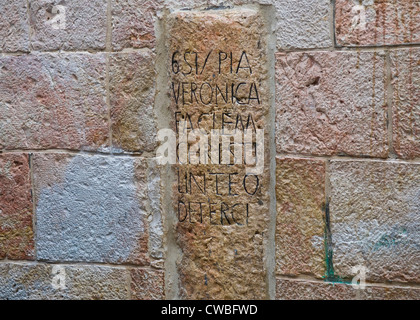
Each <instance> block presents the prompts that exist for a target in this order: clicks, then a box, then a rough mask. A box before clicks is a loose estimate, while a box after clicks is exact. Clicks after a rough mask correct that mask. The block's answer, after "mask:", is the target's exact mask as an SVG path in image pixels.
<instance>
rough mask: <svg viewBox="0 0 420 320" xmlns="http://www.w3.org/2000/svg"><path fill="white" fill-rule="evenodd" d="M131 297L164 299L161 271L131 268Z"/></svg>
mask: <svg viewBox="0 0 420 320" xmlns="http://www.w3.org/2000/svg"><path fill="white" fill-rule="evenodd" d="M131 298H132V299H136V300H163V299H165V280H164V273H163V271H160V270H144V269H131Z"/></svg>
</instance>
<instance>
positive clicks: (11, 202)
mask: <svg viewBox="0 0 420 320" xmlns="http://www.w3.org/2000/svg"><path fill="white" fill-rule="evenodd" d="M32 212H33V209H32V200H31V179H30V173H29V156H28V155H27V154H7V155H0V259H4V258H8V259H19V260H25V259H33V257H34V240H33V230H32Z"/></svg>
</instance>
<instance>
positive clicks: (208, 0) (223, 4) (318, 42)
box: [163, 0, 333, 50]
mask: <svg viewBox="0 0 420 320" xmlns="http://www.w3.org/2000/svg"><path fill="white" fill-rule="evenodd" d="M256 3H259V4H261V5H270V6H272V8H270V9H269V10H270V11H273V17H274V19H275V20H276V21H277V25H276V26H275V31H276V36H277V48H278V49H283V50H284V49H293V48H298V49H305V48H327V47H331V46H332V45H333V40H332V37H331V31H330V22H329V19H330V17H331V16H332V12H331V11H332V10H331V6H330V1H329V0H305V1H301V2H299V4H298V5H297V4H296V1H295V0H258V1H255V0H226V1H219V0H181V1H179V0H164V1H163V6H164V7H166V8H171V9H206V8H227V7H229V8H235V7H237V6H241V5H255V4H256Z"/></svg>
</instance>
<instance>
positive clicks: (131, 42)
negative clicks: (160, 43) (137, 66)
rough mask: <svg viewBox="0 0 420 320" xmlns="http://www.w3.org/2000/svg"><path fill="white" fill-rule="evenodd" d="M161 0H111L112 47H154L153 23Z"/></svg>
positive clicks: (116, 48) (115, 48) (117, 48)
mask: <svg viewBox="0 0 420 320" xmlns="http://www.w3.org/2000/svg"><path fill="white" fill-rule="evenodd" d="M160 2H161V1H159V0H158V1H156V0H146V1H141V2H139V1H138V0H112V47H113V48H114V50H122V49H124V48H151V49H152V48H154V47H155V43H156V36H155V28H154V24H155V21H156V20H157V16H156V15H157V9H158V8H159V4H160Z"/></svg>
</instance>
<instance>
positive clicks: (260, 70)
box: [167, 9, 272, 299]
mask: <svg viewBox="0 0 420 320" xmlns="http://www.w3.org/2000/svg"><path fill="white" fill-rule="evenodd" d="M267 29H268V27H267V25H266V22H265V20H264V18H263V17H262V15H261V14H260V13H259V12H258V11H256V10H252V9H241V10H239V9H237V10H208V11H199V12H189V11H179V12H176V13H173V14H171V15H170V16H169V18H168V25H167V30H168V34H169V41H168V42H169V43H168V44H167V47H168V48H169V50H168V54H167V59H168V63H169V65H171V68H170V69H171V70H172V71H171V70H170V72H171V81H170V82H169V83H168V91H169V93H170V99H171V113H172V120H173V125H174V129H175V124H176V122H177V121H178V120H181V118H182V117H184V118H185V119H190V118H191V123H190V124H192V126H193V128H197V127H198V123H200V124H199V125H200V128H201V129H202V130H204V131H206V132H207V133H209V131H210V129H213V128H214V129H221V127H222V124H221V117H222V113H223V112H227V113H228V114H229V115H226V116H225V120H226V122H225V130H226V129H231V130H233V129H234V128H235V123H236V124H238V129H242V124H243V126H244V127H246V126H247V125H246V123H247V119H248V117H249V116H250V117H252V119H253V122H254V124H255V128H259V129H266V132H268V131H269V129H268V126H267V122H268V121H267V120H266V119H267V117H268V112H269V101H270V100H269V99H270V97H271V95H272V93H271V91H270V89H269V86H268V78H269V73H268V70H267V69H266V68H267V59H268V52H267V45H268V44H267ZM191 30H194V32H191ZM186 50H187V51H188V50H189V52H199V53H200V54H199V55H197V61H198V64H199V67H198V68H196V67H195V65H194V68H191V69H190V68H189V67H188V63H185V62H184V60H183V56H184V52H185V51H186ZM243 50H245V51H246V54H247V58H248V62H249V65H250V66H251V69H252V74H251V72H250V70H249V69H240V70H238V73H236V71H232V72H230V63H227V62H225V63H222V64H221V65H220V72H219V58H218V57H219V51H224V52H229V53H230V52H232V56H233V59H232V60H233V64H234V65H235V68H236V70H237V65H238V63H239V60H240V56H241V55H242V53H243ZM176 51H179V53H180V54H179V55H176V56H175V58H176V59H179V67H180V69H179V72H177V67H176V64H175V65H172V64H171V61H172V57H173V53H175V52H176ZM210 51H211V52H212V53H210V55H209V52H210ZM227 55H228V56H229V54H227ZM222 56H223V55H222ZM206 57H207V59H206ZM186 59H187V61H189V62H191V63H193V62H192V61H195V55H194V54H192V55H188V54H187V55H186ZM206 60H207V62H206V63H205V61H206ZM226 61H229V60H226ZM204 64H205V68H203V66H204ZM245 66H248V64H247V63H246V62H245V58H243V61H242V65H241V67H242V68H245ZM183 82H184V83H190V82H193V83H196V84H197V86H198V88H200V87H201V86H202V84H203V83H205V82H208V83H209V84H211V85H213V86H215V85H216V84H218V85H220V86H221V88H225V85H226V83H228V86H229V88H230V86H231V84H232V83H236V85H237V84H238V83H240V82H246V83H247V85H244V86H243V88H242V89H243V90H242V89H241V90H239V91H238V94H237V95H236V97H237V98H236V99H235V98H234V99H233V102H232V99H231V96H229V97H230V98H229V99H227V100H228V101H223V100H222V98H221V96H220V94H219V97H218V99H219V100H218V102H216V101H215V100H216V98H215V97H213V98H212V101H211V102H208V103H207V101H209V98H210V90H207V91H205V92H204V93H203V94H202V97H204V100H201V99H200V98H198V97H197V98H198V99H199V100H197V101H196V100H194V101H193V103H191V102H190V101H189V100H188V97H190V96H191V91H188V92H189V94H185V101H184V102H185V103H184V102H183V101H182V100H183V99H182V97H181V96H179V98H178V102H177V101H176V99H177V98H176V96H177V94H176V91H177V90H176V89H175V90H173V89H174V88H178V84H180V83H183ZM251 83H255V84H256V87H257V88H258V92H259V97H260V99H261V100H260V101H259V103H258V101H256V100H251V101H248V92H249V90H250V87H251ZM172 85H173V86H174V87H172ZM245 87H246V88H248V89H244V88H245ZM187 90H190V89H187ZM222 90H223V89H222ZM229 90H230V89H229ZM174 93H175V94H174ZM224 95H225V93H224ZM253 96H255V93H254V94H253ZM193 99H194V98H193ZM203 101H205V102H203ZM238 101H239V102H241V103H242V104H239V103H238ZM176 112H180V113H181V116H177V114H176ZM187 114H188V116H187ZM201 114H208V115H210V116H207V115H206V116H203V117H202V118H201V121H199V120H198V118H199V117H200V115H201ZM238 115H239V116H240V117H242V124H241V121H240V120H239V121H238V122H237V121H236V120H237V119H238ZM190 124H189V125H188V127H189V133H190V131H191V130H190V129H191V127H190ZM248 124H249V126H248V128H249V129H250V130H253V126H252V125H251V124H250V122H248ZM267 137H268V136H266V140H265V141H266V144H268V141H269V140H268V138H267ZM265 152H266V154H265V159H270V156H269V148H268V146H267V145H266V146H265ZM267 167H268V160H267V161H266V162H265V167H264V169H265V170H263V172H262V174H259V175H258V178H257V177H256V176H255V175H254V176H250V177H248V179H247V185H248V188H249V189H250V192H249V193H248V194H247V193H246V192H245V190H244V188H243V180H244V177H245V175H246V173H245V166H244V165H239V164H235V165H208V166H207V165H203V164H200V165H193V164H189V165H178V166H176V168H175V170H174V171H175V172H174V181H173V182H174V183H173V210H174V212H171V213H170V214H174V215H175V217H177V218H175V219H176V223H175V224H176V231H175V236H176V238H177V243H178V244H179V246H180V248H181V251H182V257H181V259H180V261H179V263H178V264H177V267H178V272H179V280H180V296H181V297H182V298H187V299H203V298H204V299H205V298H207V299H210V298H211V299H264V298H267V284H266V270H265V258H264V257H265V255H264V251H265V241H266V240H267V229H268V220H269V207H270V199H269V192H268V188H269V184H270V180H269V172H268V170H267ZM214 173H223V175H215V174H214ZM185 174H187V176H188V177H187V181H190V182H188V187H187V189H188V190H187V192H185V191H183V188H185V187H186V185H185V182H183V181H184V177H185V176H184V175H185ZM191 174H192V175H193V176H194V178H192V177H191ZM177 176H179V178H178V177H177ZM229 177H230V178H231V187H230V188H229ZM204 179H205V181H206V187H205V190H204V189H202V188H203V182H204ZM216 179H218V182H217V181H216ZM257 179H258V181H259V184H257V182H256V181H257ZM216 184H217V187H216ZM197 185H199V186H197ZM254 190H255V192H254ZM200 206H201V209H200ZM247 209H248V210H247ZM211 211H214V212H213V213H211ZM247 212H248V214H247ZM235 222H236V223H235ZM239 224H241V225H239Z"/></svg>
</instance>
